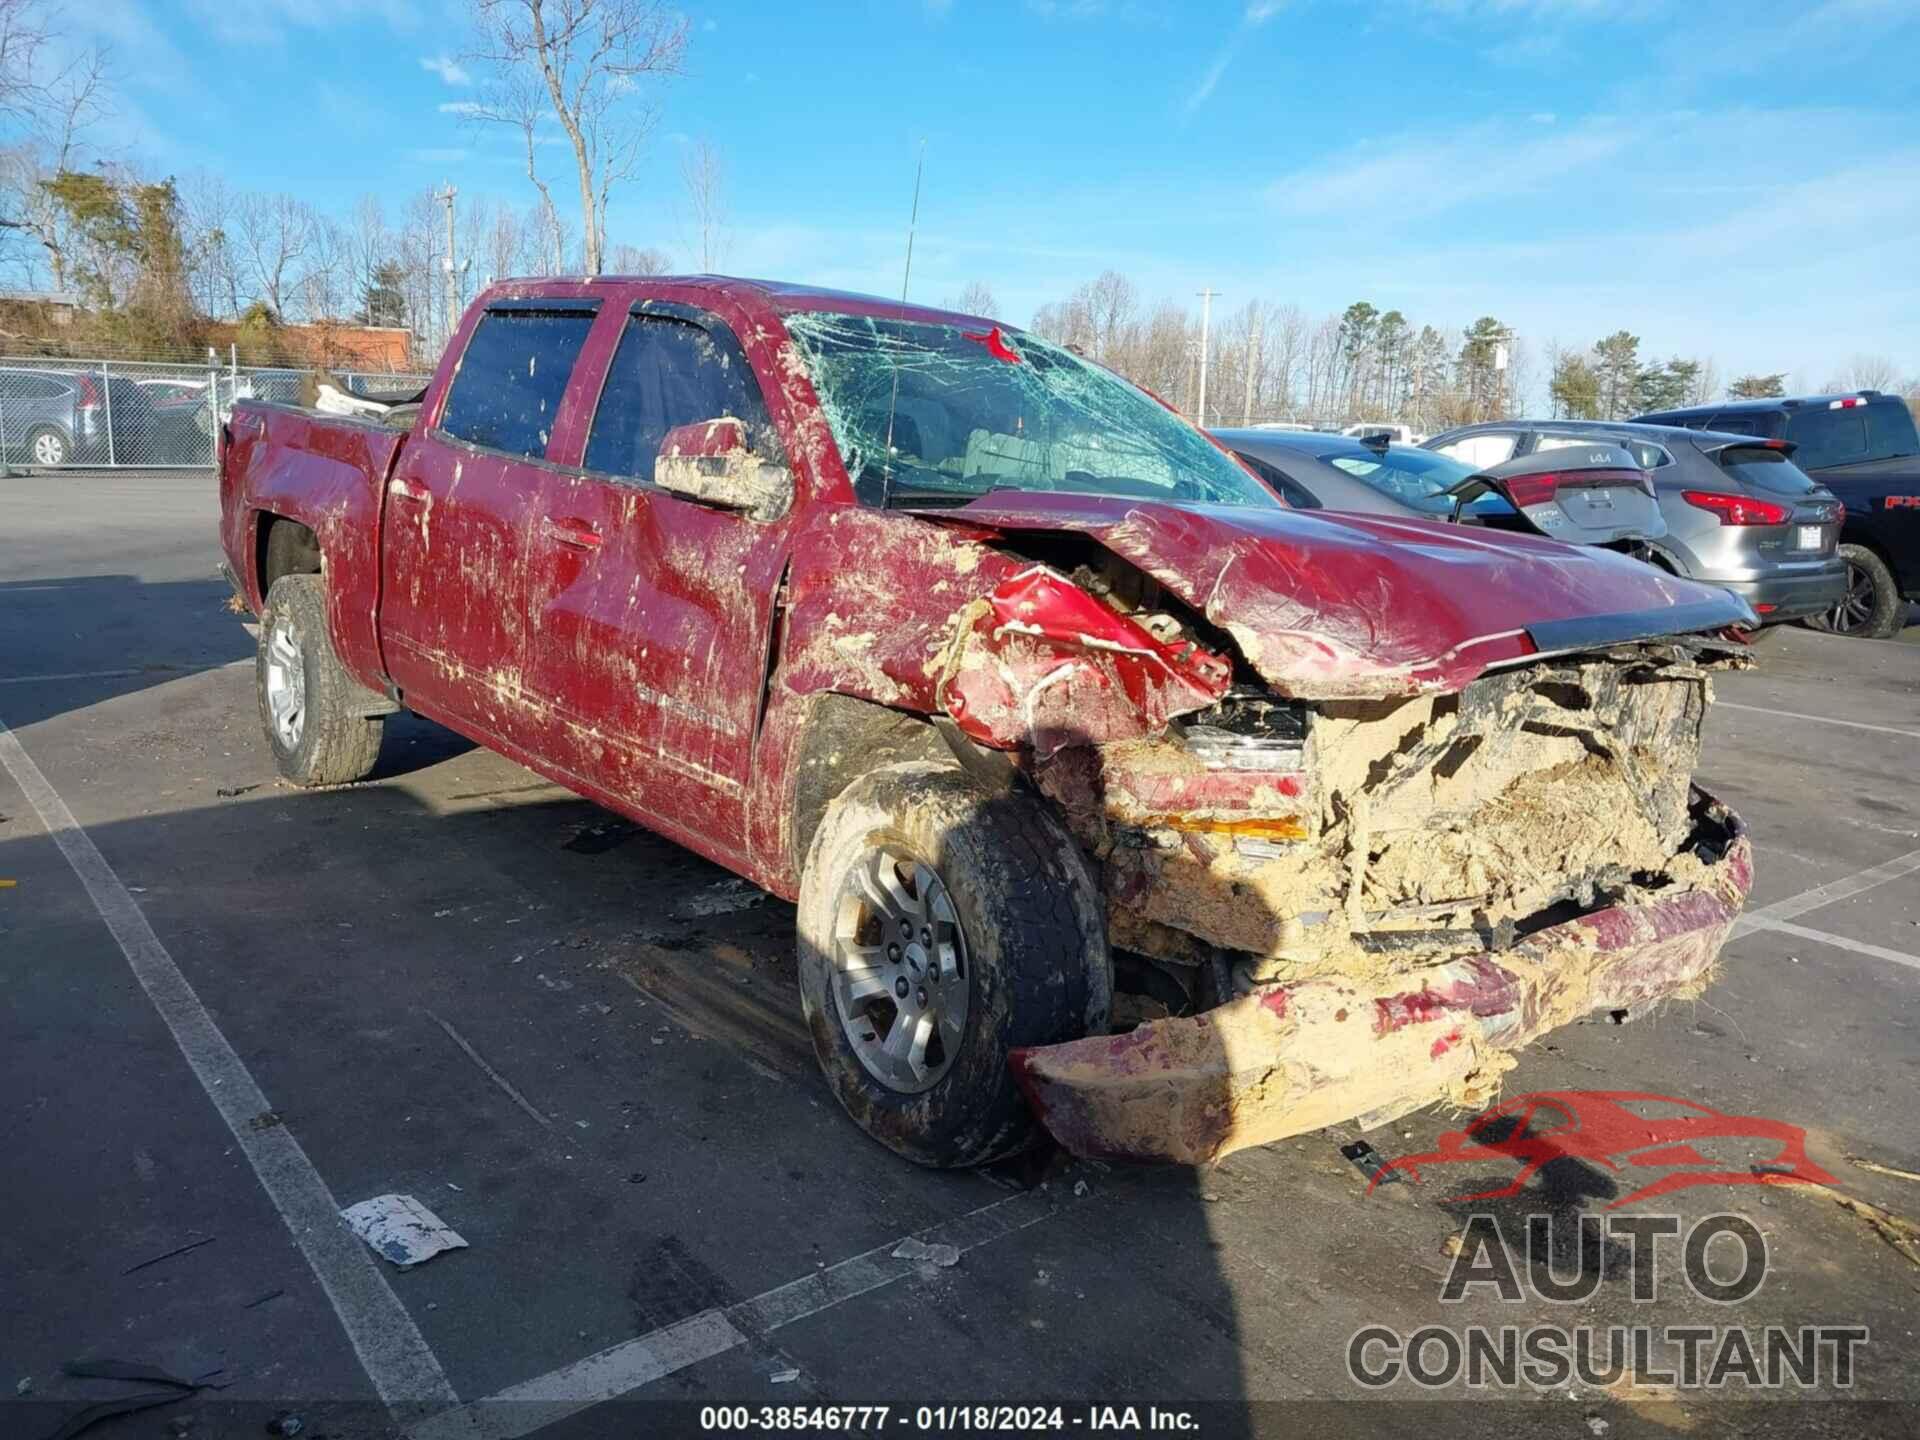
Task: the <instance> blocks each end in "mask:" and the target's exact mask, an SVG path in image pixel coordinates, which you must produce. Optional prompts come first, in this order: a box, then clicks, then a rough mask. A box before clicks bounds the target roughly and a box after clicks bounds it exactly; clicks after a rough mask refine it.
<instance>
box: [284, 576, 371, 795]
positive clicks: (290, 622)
mask: <svg viewBox="0 0 1920 1440" xmlns="http://www.w3.org/2000/svg"><path fill="white" fill-rule="evenodd" d="M253 673H254V689H255V691H256V692H257V694H258V696H259V700H260V725H261V728H262V729H263V730H265V731H266V735H267V746H268V748H269V749H271V750H272V751H273V763H274V765H275V766H276V767H278V769H279V771H280V773H281V774H282V775H283V776H285V777H286V778H287V779H288V780H291V781H292V782H293V783H294V784H296V785H346V784H349V783H351V782H352V781H355V780H364V779H366V778H367V776H369V775H371V774H372V773H373V767H374V765H375V763H377V762H378V760H379V759H380V736H381V732H382V731H383V730H384V729H385V728H386V717H385V716H384V714H382V713H380V712H381V710H382V708H383V707H384V706H385V703H386V702H385V700H384V698H383V697H382V696H380V695H378V694H376V693H375V692H374V691H371V690H369V689H367V688H366V686H364V685H362V684H361V683H360V682H359V681H358V680H355V679H354V678H353V677H352V676H351V675H349V674H348V673H347V670H346V667H345V666H344V665H342V664H341V663H340V659H339V657H338V656H337V655H335V654H334V653H333V641H332V639H331V638H329V636H328V633H327V600H326V591H325V589H324V586H323V582H322V581H321V578H320V577H319V576H318V575H282V576H281V577H280V578H279V579H278V580H276V581H274V582H273V588H272V589H271V590H269V591H268V592H267V605H266V610H265V611H264V612H263V613H262V614H261V616H260V650H259V654H258V656H257V657H256V659H255V661H254V671H253ZM370 712H371V713H370Z"/></svg>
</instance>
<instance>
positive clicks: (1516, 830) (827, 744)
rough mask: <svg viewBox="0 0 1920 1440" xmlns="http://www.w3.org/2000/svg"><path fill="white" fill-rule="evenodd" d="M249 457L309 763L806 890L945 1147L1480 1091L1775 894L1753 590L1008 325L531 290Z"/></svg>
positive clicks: (304, 779) (824, 968)
mask: <svg viewBox="0 0 1920 1440" xmlns="http://www.w3.org/2000/svg"><path fill="white" fill-rule="evenodd" d="M220 491H221V502H222V507H223V521H222V541H223V545H224V548H225V552H226V555H227V559H228V562H229V564H230V566H231V569H232V573H233V577H234V580H235V583H236V585H237V587H238V588H239V590H240V592H241V594H242V595H243V596H244V598H245V600H246V602H247V604H248V605H249V606H251V607H252V609H253V610H254V611H256V612H257V613H258V614H259V616H260V620H261V628H260V653H259V662H258V667H257V678H258V690H259V701H260V714H261V720H262V722H263V725H264V728H265V730H266V737H267V742H268V744H269V745H270V746H271V747H272V750H273V754H274V757H275V759H276V761H277V763H278V765H279V768H280V770H281V772H282V773H283V774H284V775H285V776H286V777H287V778H288V779H289V780H290V781H292V782H294V783H295V784H303V785H319V784H335V783H341V782H346V781H352V780H357V779H360V778H362V777H364V776H366V775H368V774H369V773H371V772H372V770H373V768H374V765H375V762H376V759H377V757H378V754H379V749H380V734H381V725H382V717H383V716H385V715H387V714H390V713H392V712H393V711H394V710H396V709H397V708H399V707H401V706H404V707H406V708H408V709H410V710H413V711H416V712H418V713H419V714H421V715H425V716H428V717H430V718H432V719H433V720H436V721H438V722H440V723H441V724H444V725H446V726H449V727H451V728H452V729H454V730H457V731H459V732H461V733H462V734H464V735H467V736H470V737H471V738H473V739H474V740H476V741H478V742H480V743H481V744H483V745H487V746H490V747H492V748H493V749H495V750H498V751H499V752H501V753H502V754H505V755H507V756H510V757H512V758H513V759H515V760H517V761H519V762H520V763H521V764H524V765H526V766H529V767H530V768H532V769H534V770H536V771H538V772H540V773H541V774H543V775H545V776H548V777H550V778H551V779H553V780H555V781H558V782H559V783H561V784H563V785H566V786H568V787H570V788H572V789H573V790H575V791H577V792H578V793H580V794H582V795H585V796H588V797H591V798H592V799H594V800H596V801H598V802H599V803H600V804H602V805H605V806H608V807H610V808H612V809H614V810H617V811H619V812H621V813H622V814H624V815H628V816H631V817H632V818H633V819H635V820H637V821H639V822H640V823H642V824H644V825H647V826H649V827H651V828H653V829H654V830H657V831H658V832H660V833H661V834H663V835H666V836H669V837H671V838H672V839H674V840H676V841H679V842H680V843H682V844H685V845H687V846H689V847H691V848H692V849H694V850H697V851H699V852H700V853H701V854H703V855H706V856H708V857H710V858H711V859H713V860H714V861H716V862H718V863H719V864H721V865H724V866H727V867H728V868H730V869H732V870H734V871H737V872H738V873H739V874H741V875H744V876H746V877H748V878H749V879H751V880H752V881H754V882H755V883H757V884H759V885H761V886H764V887H765V888H766V889H768V890H770V891H773V892H774V893H775V894H778V895H781V896H784V897H787V898H790V899H793V900H795V901H796V902H797V904H798V932H799V933H798V939H799V955H800V980H801V1002H802V1006H803V1008H804V1011H805V1017H806V1022H807V1024H808V1026H809V1028H810V1030H811V1033H812V1038H813V1043H814V1046H815V1048H816V1050H817V1052H818V1055H819V1058H820V1064H821V1067H822V1069H823V1070H824V1071H825V1073H826V1076H827V1079H828V1081H829V1083H830V1084H831V1086H832V1088H833V1090H834V1091H835V1093H836V1095H837V1096H838V1098H839V1099H840V1101H841V1103H842V1104H843V1105H844V1106H845V1107H846V1109H847V1111H848V1112H849V1113H850V1114H851V1115H852V1117H853V1118H854V1120H855V1121H856V1122H858V1123H859V1124H860V1125H861V1126H862V1127H863V1128H865V1129H866V1130H867V1131H868V1132H869V1133H870V1134H872V1135H873V1136H874V1137H875V1138H877V1139H879V1140H880V1141H882V1142H884V1143H885V1144H887V1145H889V1146H891V1147H892V1148H893V1149H895V1150H896V1151H898V1152H899V1153H901V1154H903V1155H905V1156H908V1157H909V1158H911V1159H913V1160H917V1161H920V1162H922V1163H927V1164H938V1165H957V1164H973V1163H978V1162H981V1161H984V1160H988V1159H991V1158H994V1157H996V1156H1000V1155H1004V1154H1007V1153H1010V1152H1012V1151H1014V1150H1016V1149H1018V1148H1020V1147H1021V1146H1023V1145H1026V1144H1028V1143H1030V1142H1031V1141H1033V1140H1035V1139H1036V1138H1037V1137H1038V1136H1039V1134H1040V1132H1041V1129H1042V1128H1043V1127H1044V1129H1045V1130H1047V1131H1050V1132H1051V1133H1052V1134H1053V1135H1054V1136H1055V1137H1056V1138H1057V1139H1058V1140H1059V1141H1061V1142H1062V1143H1063V1144H1065V1145H1066V1146H1067V1147H1068V1148H1070V1149H1072V1150H1074V1151H1075V1152H1078V1153H1081V1154H1101V1155H1117V1156H1129V1157H1136V1158H1158V1159H1166V1160H1176V1161H1187V1162H1198V1161H1203V1160H1207V1159H1211V1158H1213V1157H1216V1156H1218V1155H1221V1154H1224V1153H1225V1152H1227V1151H1229V1150H1233V1149H1236V1148H1238V1147H1241V1146H1245V1145H1252V1144H1259V1143H1263V1142H1265V1141H1269V1140H1273V1139H1276V1138H1279V1137H1281V1136H1285V1135H1290V1134H1296V1133H1299V1132H1301V1131H1305V1130H1310V1129H1314V1128H1317V1127H1320V1126H1324V1125H1327V1124H1330V1123H1333V1122H1336V1121H1342V1120H1347V1119H1352V1118H1355V1117H1358V1118H1360V1119H1362V1121H1363V1122H1365V1123H1373V1122H1375V1121H1377V1120H1380V1119H1384V1118H1386V1117H1389V1116H1392V1115H1396V1114H1400V1113H1404V1112H1405V1111H1407V1110H1409V1109H1411V1108H1413V1107H1415V1106H1419V1105H1423V1104H1426V1103H1429V1102H1432V1101H1435V1100H1442V1099H1445V1100H1450V1101H1453V1102H1455V1103H1458V1104H1461V1105H1464V1106H1469V1107H1478V1106H1480V1105H1482V1104H1484V1103H1486V1102H1488V1101H1490V1100H1491V1099H1492V1098H1493V1096H1494V1094H1495V1093H1496V1092H1497V1090H1498V1088H1499V1084H1500V1077H1501V1075H1502V1073H1503V1072H1504V1071H1505V1070H1507V1069H1509V1068H1510V1067H1511V1066H1512V1065H1513V1063H1514V1061H1513V1052H1514V1051H1515V1050H1516V1049H1517V1048H1518V1047H1520V1046H1522V1045H1524V1044H1525V1043H1526V1042H1528V1041H1529V1040H1531V1039H1532V1038H1533V1037H1535V1036H1538V1035H1540V1034H1541V1033H1543V1032H1544V1031H1546V1030H1547V1029H1549V1028H1551V1027H1553V1026H1556V1025H1559V1024H1563V1023H1565V1022H1567V1021H1569V1020H1572V1019H1573V1018H1575V1017H1576V1016H1578V1015H1581V1014H1583V1013H1586V1012H1588V1011H1590V1010H1593V1009H1596V1008H1600V1009H1606V1010H1610V1011H1622V1012H1625V1011H1635V1010H1638V1009H1640V1008H1642V1007H1646V1006H1649V1005H1652V1004H1655V1003H1657V1002H1659V1001H1661V1000H1662V999H1665V998H1667V997H1670V996H1674V995H1678V994H1687V993H1693V992H1695V991H1697V990H1698V989H1699V988H1701V987H1702V986H1704V984H1705V983H1706V980H1707V978H1708V974H1709V971H1710V969H1711V967H1712V965H1713V963H1714V960H1715V957H1716V955H1717V953H1718V951H1719V948H1720V946H1721V943H1722V941H1723V940H1724V939H1725V938H1726V935H1727V932H1728V930H1729V928H1730V927H1731V925H1732V924H1733V921H1734V919H1735V916H1736V915H1737V913H1738V911H1739V909H1740V906H1741V905H1742V903H1743V901H1744V899H1745V896H1746V893H1747V890H1748V886H1749V881H1750V877H1751V852H1750V849H1749V846H1748V844H1747V841H1746V838H1745V836H1744V834H1743V831H1742V827H1741V825H1740V822H1739V821H1738V819H1737V818H1736V817H1735V816H1734V815H1733V814H1731V813H1730V812H1729V811H1728V810H1727V809H1726V808H1725V807H1724V806H1722V805H1721V804H1719V803H1718V802H1717V801H1715V800H1713V799H1712V798H1711V797H1709V796H1707V795H1705V794H1703V793H1702V792H1701V791H1700V790H1698V789H1697V788H1696V787H1694V785H1693V784H1692V774H1693V770H1694V766H1695V762H1696V759H1697V756H1698V750H1699V742H1700V729H1701V723H1702V720H1703V718H1704V715H1705V713H1706V708H1707V705H1708V703H1709V700H1710V678H1709V673H1710V672H1711V671H1712V670H1714V669H1716V668H1721V667H1726V666H1731V665H1739V664H1743V663H1745V660H1746V655H1745V651H1744V647H1743V645H1742V643H1741V642H1740V641H1739V639H1738V637H1737V635H1736V634H1735V633H1734V627H1740V626H1751V625H1752V624H1753V623H1754V620H1753V616H1752V615H1751V613H1750V612H1749V611H1748V610H1747V609H1746V606H1745V605H1744V603H1743V602H1742V601H1740V600H1738V599H1736V598H1735V597H1733V596H1732V595H1730V594H1728V593H1727V592H1726V591H1724V590H1717V589H1711V588H1708V587H1704V586H1700V585H1695V584H1691V583H1689V582H1686V581H1683V580H1679V579H1675V578H1673V577H1672V576H1668V575H1665V574H1663V573H1661V572H1660V571H1658V570H1655V569H1653V568H1652V567H1650V566H1645V565H1640V564H1636V563H1634V562H1633V561H1631V560H1628V559H1625V558H1623V557H1620V556H1617V555H1613V554H1610V553H1608V552H1606V551H1601V550H1596V549H1592V548H1574V547H1571V546H1566V545H1561V544H1559V543H1556V542H1554V541H1550V540H1546V539H1536V538H1532V537H1527V536H1519V535H1506V534H1493V533H1486V532H1480V531H1475V530H1469V529H1464V528H1461V527H1457V526H1445V525H1438V524H1430V523H1427V522H1424V521H1401V520H1394V519H1386V518H1381V517H1374V516H1363V515H1348V514H1338V513H1334V512H1331V511H1313V512H1301V511H1295V510H1290V509H1288V508H1286V507H1285V506H1284V505H1283V504H1281V503H1280V502H1279V501H1278V500H1276V499H1275V498H1274V497H1273V496H1272V495H1271V494H1270V493H1269V492H1268V491H1267V490H1266V489H1265V487H1264V486H1262V485H1261V483H1260V482H1259V481H1258V480H1257V479H1255V478H1254V477H1253V476H1252V475H1250V474H1249V473H1248V472H1247V471H1246V470H1244V469H1243V468H1242V467H1241V466H1240V465H1239V464H1238V463H1237V462H1236V461H1235V460H1233V459H1232V458H1231V457H1230V456H1229V455H1228V454H1227V453H1226V452H1225V451H1223V450H1222V449H1221V448H1219V447H1218V446H1217V445H1215V444H1214V443H1212V442H1211V441H1210V440H1209V439H1208V438H1207V437H1206V436H1205V435H1203V434H1202V433H1201V432H1200V431H1198V430H1196V429H1195V428H1194V427H1192V426H1191V425H1189V424H1188V423H1187V422H1186V421H1185V420H1183V419H1181V418H1180V417H1179V416H1178V415H1176V414H1174V413H1173V412H1172V411H1171V410H1169V409H1168V408H1167V407H1166V406H1165V405H1163V404H1161V403H1160V402H1159V401H1157V400H1155V399H1154V398H1153V397H1151V396H1149V395H1147V394H1146V393H1144V392H1142V391H1140V390H1138V389H1136V388H1135V387H1133V386H1132V385H1130V384H1128V383H1127V382H1126V381H1124V380H1122V379H1121V378H1119V377H1118V376H1116V375H1114V374H1112V373H1110V372H1109V371H1106V370H1104V369H1102V368H1100V367H1099V366H1097V365H1093V364H1090V363H1089V362H1087V361H1086V360H1084V359H1082V358H1080V357H1079V356H1077V355H1075V354H1073V353H1070V352H1069V351H1066V350H1064V349H1061V348H1059V347H1057V346H1054V345H1051V344H1048V343H1047V342H1045V341H1043V340H1041V339H1039V338H1038V337H1035V336H1032V335H1027V334H1023V333H1020V332H1017V331H1014V330H1010V329H1007V328H1005V327H1002V326H998V325H995V324H994V323H993V322H991V321H989V320H984V319H979V318H977V317H972V316H965V315H957V314H950V313H947V312H943V311H937V310H930V309H924V308H920V307H916V306H908V305H902V304H895V303H892V302H888V301H881V300H874V299H869V298H864V297H860V296H854V295H845V294H836V293H829V292H824V291H820V290H813V289H807V288H802V287H799V286H792V285H779V284H765V283H758V282H749V281H742V280H729V279H717V278H713V277H701V278H694V279H676V278H649V279H615V278H603V279H598V280H586V281H570V280H541V281H525V282H507V283H504V284H500V285H496V286H494V287H492V288H491V289H489V290H488V291H487V292H486V293H485V294H483V295H482V296H481V297H480V298H479V299H478V300H477V301H476V302H475V303H474V305H473V307H472V308H471V310H469V312H468V313H467V315H466V317H465V318H464V319H463V321H462V322H461V325H460V329H459V332H458V334H456V335H455V336H454V338H453V341H452V343H451V344H450V345H449V346H448V348H447V352H446V355H445V357H444V359H443V360H442V361H441V364H440V369H439V373H438V374H437V375H436V376H435V378H434V380H433V382H432V384H430V385H429V386H428V387H427V389H426V390H425V392H424V393H423V394H422V396H421V397H420V398H419V399H418V400H417V401H416V402H413V403H410V404H406V405H402V406H399V407H397V408H396V409H394V410H393V411H391V412H389V413H387V414H384V415H376V416H346V417H336V416H330V415H322V414H317V413H315V412H313V411H310V410H302V409H297V408H293V407H288V406H280V405H272V404H266V403H260V402H251V401H243V402H242V403H240V404H239V405H238V406H237V407H236V408H235V412H234V414H233V417H232V419H231V420H230V422H229V423H228V425H227V426H226V427H225V429H224V433H223V434H222V437H221V452H220Z"/></svg>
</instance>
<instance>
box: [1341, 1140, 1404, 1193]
mask: <svg viewBox="0 0 1920 1440" xmlns="http://www.w3.org/2000/svg"><path fill="white" fill-rule="evenodd" d="M1340 1153H1341V1154H1342V1155H1344V1156H1346V1157H1347V1159H1349V1160H1351V1161H1352V1162H1353V1163H1354V1164H1355V1165H1357V1166H1359V1167H1360V1173H1361V1174H1362V1175H1364V1176H1366V1177H1367V1183H1368V1184H1370V1185H1371V1184H1378V1185H1393V1184H1397V1183H1398V1182H1399V1180H1400V1172H1399V1171H1398V1170H1395V1169H1393V1168H1392V1166H1390V1165H1389V1164H1388V1163H1387V1157H1386V1156H1384V1155H1382V1154H1381V1153H1380V1152H1379V1151H1378V1150H1376V1149H1374V1148H1373V1146H1371V1145H1369V1144H1368V1143H1367V1142H1366V1141H1364V1140H1356V1141H1354V1142H1353V1143H1352V1144H1351V1145H1342V1146H1341V1147H1340Z"/></svg>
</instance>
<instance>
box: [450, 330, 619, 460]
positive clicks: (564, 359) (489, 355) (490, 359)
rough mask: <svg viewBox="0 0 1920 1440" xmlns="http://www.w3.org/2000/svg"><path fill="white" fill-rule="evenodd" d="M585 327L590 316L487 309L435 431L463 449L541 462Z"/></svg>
mask: <svg viewBox="0 0 1920 1440" xmlns="http://www.w3.org/2000/svg"><path fill="white" fill-rule="evenodd" d="M592 328H593V312H592V311H591V310H517V309H516V310H489V311H488V312H487V313H486V314H485V315H482V316H481V317H480V323H479V325H478V326H476V327H475V328H474V332H473V338H472V339H471V340H469V341H468V342H467V348H466V351H465V352H464V353H463V354H462V355H461V357H460V370H459V373H458V374H456V375H455V376H454V377H453V389H452V390H451V391H450V392H449V393H448V395H447V405H446V409H445V410H444V411H442V412H441V415H440V428H441V429H442V430H444V431H446V433H447V434H449V435H451V436H453V437H454V439H456V440H464V441H466V442H467V443H468V444H470V445H483V446H485V447H486V448H487V449H489V450H504V451H506V452H507V453H508V454H509V455H523V456H525V457H526V458H527V459H529V460H544V459H545V458H546V454H547V441H548V439H549V438H550V437H551V435H552V431H553V416H554V412H555V411H556V410H558V409H559V408H560V397H561V396H562V395H564V394H566V391H567V379H568V377H569V376H571V375H572V374H573V362H574V360H575V358H577V357H578V356H579V354H580V347H581V346H582V345H584V344H585V343H586V339H587V331H589V330H591V329H592Z"/></svg>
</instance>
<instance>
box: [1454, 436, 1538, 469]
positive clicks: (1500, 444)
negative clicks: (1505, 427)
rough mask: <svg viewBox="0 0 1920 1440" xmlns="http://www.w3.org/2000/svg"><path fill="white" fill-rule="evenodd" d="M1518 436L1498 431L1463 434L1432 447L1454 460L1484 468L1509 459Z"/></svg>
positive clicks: (1476, 467) (1511, 456)
mask: <svg viewBox="0 0 1920 1440" xmlns="http://www.w3.org/2000/svg"><path fill="white" fill-rule="evenodd" d="M1519 438H1520V437H1519V436H1517V435H1514V434H1510V433H1509V434H1502V433H1499V432H1496V433H1494V434H1492V435H1463V436H1461V437H1460V438H1459V439H1458V440H1451V441H1449V442H1448V443H1447V444H1445V445H1436V446H1434V447H1433V448H1434V449H1435V450H1437V451H1439V452H1440V453H1441V454H1442V455H1451V456H1452V457H1453V458H1454V459H1455V460H1459V461H1461V462H1462V463H1464V464H1467V465H1471V466H1473V468H1474V469H1476V470H1484V469H1486V468H1487V467H1488V466H1489V465H1498V464H1500V462H1501V461H1503V460H1511V459H1512V458H1513V449H1514V445H1515V444H1516V443H1517V442H1518V440H1519Z"/></svg>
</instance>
